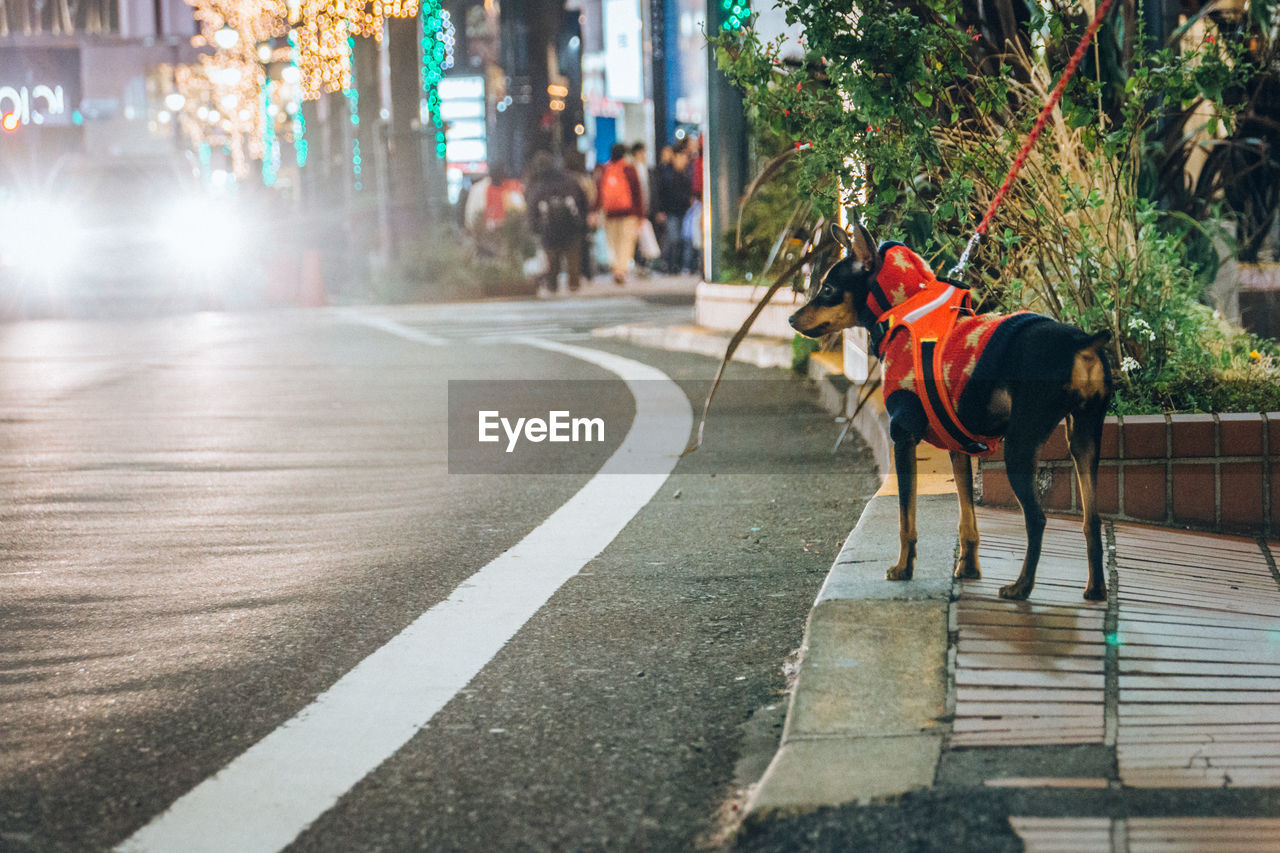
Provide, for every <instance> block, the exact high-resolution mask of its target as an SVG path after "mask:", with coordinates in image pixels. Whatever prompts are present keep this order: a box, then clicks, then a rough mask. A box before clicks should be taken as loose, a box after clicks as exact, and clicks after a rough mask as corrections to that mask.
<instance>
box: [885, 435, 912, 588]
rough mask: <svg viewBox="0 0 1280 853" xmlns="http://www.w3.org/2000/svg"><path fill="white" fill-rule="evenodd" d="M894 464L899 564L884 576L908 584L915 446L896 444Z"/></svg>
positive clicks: (896, 442)
mask: <svg viewBox="0 0 1280 853" xmlns="http://www.w3.org/2000/svg"><path fill="white" fill-rule="evenodd" d="M893 464H894V470H895V472H896V473H897V475H898V562H896V563H894V564H893V566H891V567H890V568H889V570H888V571H887V572H885V573H884V576H885V578H887V579H888V580H891V581H909V580H911V575H912V573H913V572H914V571H915V566H916V442H915V441H913V440H910V439H901V440H899V441H895V442H894V444H893Z"/></svg>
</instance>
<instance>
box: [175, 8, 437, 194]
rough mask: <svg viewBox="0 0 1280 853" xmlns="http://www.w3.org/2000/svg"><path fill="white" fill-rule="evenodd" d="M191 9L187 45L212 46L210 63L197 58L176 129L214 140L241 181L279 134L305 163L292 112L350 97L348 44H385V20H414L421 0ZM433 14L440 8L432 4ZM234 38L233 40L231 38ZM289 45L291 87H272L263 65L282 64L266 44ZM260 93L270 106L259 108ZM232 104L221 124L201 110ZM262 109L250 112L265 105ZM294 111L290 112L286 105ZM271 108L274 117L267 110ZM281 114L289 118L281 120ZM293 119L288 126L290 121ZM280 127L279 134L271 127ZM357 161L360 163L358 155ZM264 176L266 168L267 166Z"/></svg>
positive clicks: (301, 133)
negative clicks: (328, 97)
mask: <svg viewBox="0 0 1280 853" xmlns="http://www.w3.org/2000/svg"><path fill="white" fill-rule="evenodd" d="M187 2H189V3H190V4H191V5H192V6H193V7H194V9H195V11H194V15H195V18H196V20H197V22H198V23H199V25H200V33H199V35H197V36H195V37H194V38H193V39H192V43H193V44H196V43H197V42H198V43H199V44H200V45H214V46H216V50H215V51H214V53H213V55H212V56H204V57H201V61H200V65H199V66H192V67H193V68H199V71H198V72H195V73H190V74H186V75H185V76H184V82H185V84H186V85H187V86H188V88H186V89H184V88H181V84H179V88H178V92H179V93H180V94H182V95H183V96H184V97H185V98H186V103H187V106H186V107H184V108H183V110H182V112H181V113H180V114H177V118H178V121H179V126H180V127H181V128H182V129H183V132H184V133H186V134H187V135H188V136H189V137H190V138H191V139H192V140H193V142H195V143H197V144H198V143H199V142H200V141H203V140H206V139H207V138H212V139H216V140H217V141H218V142H220V143H221V144H222V146H223V147H225V148H226V149H227V150H229V151H230V153H231V157H232V160H233V164H232V165H233V170H234V171H235V173H236V175H237V176H238V177H245V176H246V174H247V172H248V159H263V158H265V157H270V156H272V147H271V146H272V145H274V146H277V147H278V146H279V143H280V134H281V133H283V134H285V135H286V136H289V135H291V136H292V137H293V143H294V147H295V150H296V153H297V158H298V164H299V165H302V164H303V163H305V162H306V159H307V144H306V138H305V131H306V123H305V119H303V117H302V113H301V110H299V109H297V104H298V102H299V101H302V100H314V99H316V98H319V97H320V96H321V95H322V94H324V93H326V92H339V91H342V92H346V91H348V90H353V89H354V88H355V84H354V82H353V79H352V66H351V55H352V51H351V40H352V39H353V38H373V39H376V40H378V41H381V40H382V38H383V22H384V20H385V19H386V18H387V17H392V18H413V17H415V16H416V15H417V14H418V12H419V0H187ZM433 5H434V6H435V7H436V8H437V9H438V7H439V2H433ZM233 36H234V38H233ZM286 36H287V37H288V40H289V48H288V51H287V53H286V54H285V56H284V57H283V59H284V61H287V62H288V63H289V66H288V67H289V68H292V69H296V71H294V72H293V73H294V74H296V78H295V79H292V80H288V79H286V80H282V81H273V82H271V84H270V85H269V83H268V78H267V75H266V72H265V70H264V68H263V65H264V64H269V63H271V62H276V61H281V57H279V56H277V53H279V52H280V51H276V50H274V49H273V48H271V44H272V42H273V41H274V40H276V39H281V38H285V37H286ZM264 92H266V93H268V94H267V100H265V101H264ZM233 95H234V96H235V99H236V102H237V103H238V104H240V105H242V108H241V109H239V110H237V109H234V108H231V109H228V108H222V109H221V110H218V111H217V113H218V118H217V119H216V120H210V119H209V116H210V115H212V114H213V113H214V110H212V109H206V113H205V115H204V116H203V117H198V116H197V115H196V109H197V108H198V107H199V106H202V105H203V106H206V107H208V105H220V104H221V103H222V102H223V100H224V99H227V98H230V97H231V96H233ZM264 104H265V106H263V108H262V109H257V108H246V106H247V105H264ZM290 104H292V105H293V109H290V108H289V105H290ZM272 105H274V106H275V108H276V109H275V110H274V111H272V110H270V109H269V107H270V106H272ZM281 109H284V110H285V112H286V117H283V118H282V117H280V110H281ZM288 116H292V123H290V122H289V121H288V118H287V117H288ZM277 121H279V122H280V126H279V127H277V126H276V122H277ZM354 156H356V157H358V153H357V154H355V155H354ZM264 168H266V167H265V164H264Z"/></svg>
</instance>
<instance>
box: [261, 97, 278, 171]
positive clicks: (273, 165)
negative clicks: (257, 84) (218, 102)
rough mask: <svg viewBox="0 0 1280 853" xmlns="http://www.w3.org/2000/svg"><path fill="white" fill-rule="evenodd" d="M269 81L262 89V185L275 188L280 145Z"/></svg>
mask: <svg viewBox="0 0 1280 853" xmlns="http://www.w3.org/2000/svg"><path fill="white" fill-rule="evenodd" d="M274 85H275V81H273V80H271V79H268V80H267V82H266V85H264V86H263V87H262V185H263V186H264V187H273V186H275V184H276V177H277V176H278V174H279V172H280V143H279V142H278V141H277V139H276V121H275V118H274V117H273V116H272V115H271V88H272V86H274Z"/></svg>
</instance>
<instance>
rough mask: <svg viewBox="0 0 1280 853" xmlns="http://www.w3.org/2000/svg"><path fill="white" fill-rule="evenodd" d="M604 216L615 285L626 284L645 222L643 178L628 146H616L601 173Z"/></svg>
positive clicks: (619, 144) (601, 209) (600, 191)
mask: <svg viewBox="0 0 1280 853" xmlns="http://www.w3.org/2000/svg"><path fill="white" fill-rule="evenodd" d="M596 197H597V198H598V199H599V202H600V211H601V212H602V213H603V214H604V236H605V241H606V242H607V243H608V244H609V254H610V255H611V263H612V266H613V282H614V284H617V285H619V286H621V285H624V284H626V283H627V270H628V268H629V267H630V265H631V258H632V257H633V256H634V255H635V253H636V237H637V236H638V235H639V233H640V220H641V219H642V218H644V191H643V189H642V187H641V186H640V175H639V174H638V173H637V172H636V167H635V166H633V165H632V164H631V162H630V161H629V160H628V159H627V146H625V145H623V144H622V143H617V144H615V145H614V146H613V148H612V149H610V151H609V162H608V163H605V164H604V168H602V169H601V170H600V188H599V192H598V193H596Z"/></svg>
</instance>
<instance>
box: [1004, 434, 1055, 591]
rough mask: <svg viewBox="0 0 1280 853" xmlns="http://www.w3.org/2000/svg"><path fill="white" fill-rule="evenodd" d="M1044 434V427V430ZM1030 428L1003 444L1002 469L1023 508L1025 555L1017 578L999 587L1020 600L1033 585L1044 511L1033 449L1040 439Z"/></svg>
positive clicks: (1042, 532)
mask: <svg viewBox="0 0 1280 853" xmlns="http://www.w3.org/2000/svg"><path fill="white" fill-rule="evenodd" d="M1045 432H1046V434H1047V432H1048V431H1047V430H1046V431H1045ZM1031 435H1032V433H1031V432H1030V431H1022V430H1019V431H1018V432H1010V433H1009V435H1008V436H1007V438H1006V440H1005V446H1004V469H1005V473H1006V474H1008V475H1009V487H1010V488H1011V489H1013V495H1014V497H1016V498H1017V499H1018V504H1019V505H1020V506H1021V507H1022V516H1023V519H1024V520H1025V521H1026V525H1027V554H1026V556H1025V557H1023V559H1022V573H1021V574H1019V575H1018V579H1017V580H1016V581H1014V582H1013V583H1011V584H1008V585H1007V586H1003V587H1001V588H1000V597H1001V598H1010V599H1014V600H1016V601H1021V600H1022V599H1024V598H1026V597H1027V596H1029V595H1031V588H1032V587H1034V586H1035V584H1036V564H1037V563H1039V562H1040V545H1041V543H1042V541H1043V539H1044V512H1043V511H1042V510H1041V509H1040V500H1039V499H1038V498H1037V497H1036V488H1035V482H1034V481H1035V469H1036V448H1037V447H1039V446H1040V442H1038V441H1035V440H1034V439H1033V438H1032V437H1031Z"/></svg>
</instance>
